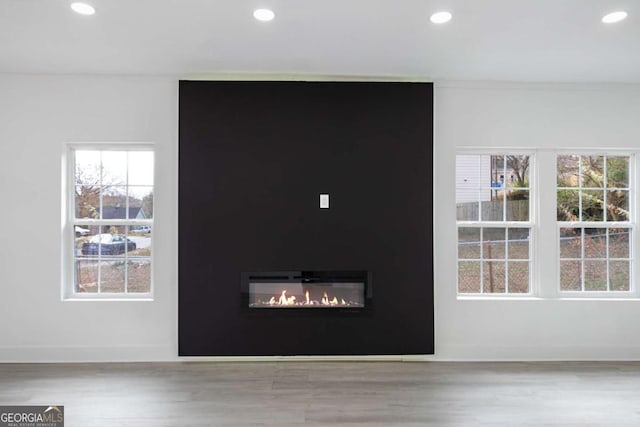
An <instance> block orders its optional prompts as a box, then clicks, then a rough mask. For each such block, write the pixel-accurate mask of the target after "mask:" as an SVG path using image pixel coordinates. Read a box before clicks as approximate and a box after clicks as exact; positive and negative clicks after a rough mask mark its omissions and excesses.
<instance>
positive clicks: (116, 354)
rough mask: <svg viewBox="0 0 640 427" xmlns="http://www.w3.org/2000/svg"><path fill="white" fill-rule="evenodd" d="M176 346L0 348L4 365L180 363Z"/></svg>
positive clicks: (1, 360) (1, 361) (0, 359)
mask: <svg viewBox="0 0 640 427" xmlns="http://www.w3.org/2000/svg"><path fill="white" fill-rule="evenodd" d="M176 354H177V349H176V348H174V347H157V346H148V347H134V346H105V347H89V346H63V347H61V346H21V347H2V346H0V363H106V362H171V361H176V360H177V358H176V356H175V355H176Z"/></svg>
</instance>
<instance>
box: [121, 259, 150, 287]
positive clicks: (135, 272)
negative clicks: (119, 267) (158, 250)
mask: <svg viewBox="0 0 640 427" xmlns="http://www.w3.org/2000/svg"><path fill="white" fill-rule="evenodd" d="M127 275H128V278H127V291H128V292H132V293H140V292H151V260H150V259H144V258H141V259H130V260H129V261H128V262H127Z"/></svg>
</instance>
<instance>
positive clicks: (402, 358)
mask: <svg viewBox="0 0 640 427" xmlns="http://www.w3.org/2000/svg"><path fill="white" fill-rule="evenodd" d="M178 360H180V361H182V362H426V361H430V360H433V355H429V354H425V355H413V354H408V355H371V356H367V355H363V356H182V357H179V358H178Z"/></svg>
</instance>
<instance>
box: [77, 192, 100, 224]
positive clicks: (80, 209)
mask: <svg viewBox="0 0 640 427" xmlns="http://www.w3.org/2000/svg"><path fill="white" fill-rule="evenodd" d="M74 197H75V202H74V204H75V215H76V218H88V219H98V218H99V217H100V187H99V186H97V185H76V187H75V194H74Z"/></svg>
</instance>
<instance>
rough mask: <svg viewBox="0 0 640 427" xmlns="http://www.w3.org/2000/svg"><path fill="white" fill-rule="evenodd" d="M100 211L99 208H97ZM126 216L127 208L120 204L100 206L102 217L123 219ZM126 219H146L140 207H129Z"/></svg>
mask: <svg viewBox="0 0 640 427" xmlns="http://www.w3.org/2000/svg"><path fill="white" fill-rule="evenodd" d="M98 212H100V209H98ZM125 218H127V208H123V207H120V206H107V207H103V208H102V219H125ZM128 219H147V217H146V216H145V214H144V211H143V210H142V208H132V207H130V208H129V218H128Z"/></svg>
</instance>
